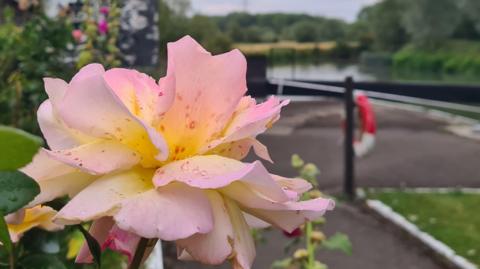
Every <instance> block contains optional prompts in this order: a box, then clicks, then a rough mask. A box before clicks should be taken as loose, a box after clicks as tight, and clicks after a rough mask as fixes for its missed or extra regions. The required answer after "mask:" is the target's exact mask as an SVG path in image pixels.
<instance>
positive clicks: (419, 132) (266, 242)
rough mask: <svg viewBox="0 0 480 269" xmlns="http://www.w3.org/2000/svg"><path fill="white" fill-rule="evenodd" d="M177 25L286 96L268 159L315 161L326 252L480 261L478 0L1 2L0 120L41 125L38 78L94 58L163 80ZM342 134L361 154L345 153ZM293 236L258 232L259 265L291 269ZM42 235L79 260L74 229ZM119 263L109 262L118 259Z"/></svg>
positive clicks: (325, 259) (369, 258) (326, 255)
mask: <svg viewBox="0 0 480 269" xmlns="http://www.w3.org/2000/svg"><path fill="white" fill-rule="evenodd" d="M184 35H190V36H192V37H194V38H195V39H196V40H197V41H198V42H199V43H201V44H202V45H203V46H204V47H205V48H206V49H207V50H209V51H211V52H212V53H214V54H217V53H223V52H226V51H228V50H230V49H234V48H237V49H240V50H241V51H242V52H243V53H244V54H245V55H246V57H247V59H248V65H249V71H248V85H249V94H251V95H254V96H255V97H257V98H259V99H263V98H265V97H267V96H269V95H277V96H279V97H281V98H289V99H291V100H292V103H291V104H290V105H289V106H288V107H286V108H285V109H284V112H283V115H282V119H281V120H280V121H279V122H278V123H277V125H276V126H275V127H274V128H272V129H271V130H269V132H267V133H266V134H265V135H262V137H261V138H260V140H261V141H262V142H263V143H265V144H266V145H267V146H268V147H269V149H270V153H271V155H272V157H273V160H274V161H275V164H274V165H267V167H268V168H269V170H271V171H273V172H275V173H277V174H282V175H287V176H298V175H299V174H300V175H305V173H306V176H312V173H313V177H314V178H317V179H318V182H317V181H315V182H317V183H318V184H317V186H318V187H319V189H320V190H321V191H322V192H324V193H326V194H327V195H332V196H334V197H335V198H336V199H338V204H337V209H336V210H335V211H334V212H332V213H329V214H327V215H326V223H324V224H323V223H322V227H323V228H322V231H323V232H324V233H325V235H326V236H327V237H330V236H332V237H334V236H335V235H338V234H337V233H338V232H339V233H341V234H342V235H346V236H347V239H345V238H343V239H342V238H341V239H338V237H334V238H336V239H338V240H337V241H335V240H331V241H334V242H333V243H332V242H331V241H328V242H330V243H325V247H324V248H320V250H319V260H320V261H321V262H322V263H324V264H326V265H328V266H329V268H399V269H400V268H422V269H425V268H477V267H478V266H479V265H480V214H478V208H479V206H480V191H479V190H478V189H477V188H479V187H480V169H479V166H478V162H479V160H480V146H479V141H480V126H479V125H478V120H479V119H480V106H479V104H480V1H478V0H338V1H329V0H296V1H287V0H284V1H278V0H256V1H252V0H229V1H220V0H101V1H100V0H97V1H93V0H71V1H69V0H1V1H0V123H1V124H3V125H10V126H14V127H17V128H21V129H23V130H26V131H28V132H31V133H34V134H37V135H41V134H40V132H39V128H38V125H37V123H36V110H37V108H38V106H39V105H40V103H41V102H42V101H43V100H45V99H46V95H45V93H44V90H43V81H42V78H43V77H59V78H63V79H65V80H67V81H68V80H69V79H70V78H71V77H72V75H73V74H74V73H75V72H76V71H78V70H79V69H80V68H81V67H82V66H85V65H86V64H89V63H91V62H99V63H102V64H103V65H104V66H105V67H106V68H111V67H116V66H122V67H129V68H137V69H140V70H142V71H143V72H146V73H148V74H150V75H151V76H152V77H154V78H156V79H158V78H160V77H161V76H162V75H163V74H164V73H165V70H166V44H167V43H168V42H171V41H175V40H177V39H179V38H181V37H182V36H184ZM347 77H350V78H351V80H346V78H347ZM349 93H351V94H352V95H351V97H352V98H353V100H349V98H348V94H349ZM359 95H363V96H365V97H367V102H366V103H365V102H364V101H362V102H360V101H359V99H358V96H359ZM349 111H350V112H352V111H353V113H354V114H349V113H350V112H349ZM352 115H353V118H352ZM372 124H373V125H372ZM367 126H370V127H367ZM372 126H373V127H372ZM349 132H350V134H351V135H352V137H351V138H352V139H353V140H354V141H355V142H353V144H361V143H365V145H364V146H365V147H367V148H368V149H367V150H365V152H363V153H358V152H357V151H356V150H357V149H356V147H357V146H355V148H353V149H350V151H349V149H348V148H349V147H348V146H347V145H348V143H345V141H346V140H345V139H344V137H345V135H347V137H350V136H349V135H348V134H349ZM366 133H368V135H370V136H373V138H374V143H373V144H372V143H370V142H371V141H370V140H369V141H370V142H368V141H366V140H364V139H366V138H365V137H367V136H368V135H366ZM368 139H370V138H368ZM368 143H370V144H368ZM367 144H368V145H367ZM352 150H353V151H352ZM293 154H299V156H300V158H301V159H303V160H302V165H299V164H298V159H295V158H294V160H292V155H293ZM295 160H296V162H295ZM352 163H353V164H352ZM304 165H305V166H306V167H307V168H306V169H307V170H302V169H303V168H304ZM308 165H310V166H308ZM313 166H315V167H317V168H318V170H315V169H317V168H315V169H313V168H312V167H313ZM308 169H310V170H308ZM311 169H313V172H312V170H311ZM305 171H307V172H305ZM309 171H310V172H309ZM302 173H303V174H302ZM352 190H353V193H352ZM369 201H370V202H369ZM371 201H375V202H379V203H380V206H379V205H378V204H375V203H372V202H371ZM385 208H387V210H386V211H388V212H390V213H385V212H386V211H385ZM382 209H383V211H382ZM389 210H390V211H389ZM399 218H400V219H402V221H400V222H401V223H400V224H399V223H398V221H397V222H395V221H393V220H394V219H397V220H398V219H399ZM402 223H403V224H402ZM405 223H407V224H406V225H407V226H408V225H409V224H414V225H415V226H414V227H416V228H415V229H417V228H418V229H417V230H415V229H414V230H415V231H413V232H412V231H411V230H408V229H406V228H405ZM402 225H403V226H402ZM408 227H410V226H408ZM72 233H73V232H72ZM289 236H290V235H289ZM289 236H286V235H284V234H282V233H281V232H275V231H273V230H272V231H271V230H269V231H267V232H266V233H264V234H261V235H260V236H258V238H257V239H258V258H257V260H256V262H255V265H254V268H270V266H271V265H272V264H276V265H275V266H276V267H275V268H296V267H292V265H291V264H289V263H283V264H282V263H281V262H279V261H284V260H283V258H284V257H290V256H291V255H292V254H293V253H295V249H296V248H297V247H296V246H295V244H294V243H295V242H294V243H291V242H292V239H291V237H289ZM422 236H423V237H422ZM425 236H427V237H431V238H432V239H433V242H434V243H432V240H430V239H428V240H426V239H425ZM33 238H40V239H38V240H40V241H41V242H43V243H38V244H37V243H35V244H34V243H31V244H30V245H31V246H32V247H33V248H38V249H37V250H35V251H43V252H45V249H44V248H43V247H42V246H43V245H42V244H47V243H49V242H50V243H49V244H53V243H51V242H57V243H56V244H59V246H60V247H59V248H58V250H57V251H56V252H55V251H52V250H51V248H50V249H47V250H48V251H50V252H52V253H51V254H54V255H59V256H62V259H63V260H64V262H65V264H67V265H66V266H68V268H74V267H73V265H72V260H71V258H72V257H73V256H74V253H75V247H74V246H75V244H77V245H79V243H78V242H77V241H78V240H81V239H78V238H81V237H80V236H78V234H75V235H73V236H72V235H71V234H70V232H68V231H67V232H65V235H62V236H60V237H59V236H56V237H51V236H50V237H49V236H48V235H45V234H44V233H42V232H40V231H38V232H37V234H34V236H30V237H28V236H27V237H26V240H27V242H33V241H28V240H34V239H33ZM42 238H43V239H42ZM52 238H53V239H52ZM65 238H66V239H65ZM72 238H74V240H73V239H72ZM75 238H76V239H75ZM348 238H349V239H348ZM422 238H423V239H422ZM67 239H68V240H70V241H68V240H67ZM42 240H43V241H42ZM55 240H56V241H55ZM62 240H67V241H68V242H70V243H69V248H68V249H62V247H61V246H62V242H64V241H62ZM72 240H73V241H72ZM75 240H77V241H75ZM429 240H430V241H429ZM34 241H35V240H34ZM293 241H298V242H297V243H298V244H301V240H300V239H298V238H294V239H293ZM45 242H47V243H45ZM71 242H73V243H71ZM75 242H77V243H75ZM326 242H327V241H326ZM70 244H72V246H70ZM328 244H330V245H328ZM332 244H333V245H332ZM286 245H291V246H290V247H289V248H285V247H284V246H286ZM77 248H78V247H77ZM329 249H337V250H338V249H341V250H344V251H343V252H338V251H335V250H329ZM442 249H443V252H442V251H441V250H442ZM445 249H447V250H448V251H446V250H445ZM164 253H165V255H166V256H165V265H166V268H176V269H180V268H203V267H200V266H198V265H192V264H188V263H180V262H176V261H175V255H176V254H175V249H174V248H172V246H169V245H168V244H167V245H164ZM108 255H113V254H108ZM67 256H68V258H65V257H67ZM112 257H113V256H112ZM292 259H295V257H294V256H293V258H292ZM275 261H277V263H275ZM121 262H122V259H121V258H118V257H114V258H112V264H113V265H111V266H112V267H111V268H118V266H120V265H118V264H120V263H121ZM123 262H124V261H123ZM1 266H2V265H0V268H2V267H1ZM107 266H108V265H107ZM120 267H121V266H120ZM106 268H110V267H106ZM205 268H207V267H205ZM208 268H210V267H208ZM222 268H223V267H222ZM225 268H227V267H225ZM321 268H324V267H321Z"/></svg>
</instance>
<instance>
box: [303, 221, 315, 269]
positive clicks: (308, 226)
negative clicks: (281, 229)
mask: <svg viewBox="0 0 480 269" xmlns="http://www.w3.org/2000/svg"><path fill="white" fill-rule="evenodd" d="M305 230H306V231H305V237H306V241H307V252H308V260H307V269H313V266H314V264H315V246H314V245H313V243H312V240H311V235H312V223H311V222H307V223H306V229H305Z"/></svg>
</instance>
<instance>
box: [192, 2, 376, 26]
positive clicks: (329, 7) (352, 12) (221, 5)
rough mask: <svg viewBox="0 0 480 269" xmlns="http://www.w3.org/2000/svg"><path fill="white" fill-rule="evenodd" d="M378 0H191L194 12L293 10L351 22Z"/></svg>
mask: <svg viewBox="0 0 480 269" xmlns="http://www.w3.org/2000/svg"><path fill="white" fill-rule="evenodd" d="M377 1H379V0H223V1H222V0H191V2H192V6H193V10H194V12H199V13H203V14H208V15H222V14H226V13H229V12H232V11H242V10H243V9H244V3H247V10H248V12H250V13H265V12H294V13H308V14H311V15H321V16H326V17H333V18H340V19H344V20H346V21H349V22H352V21H354V20H355V18H356V16H357V14H358V12H359V11H360V9H361V8H362V7H364V6H367V5H371V4H373V3H375V2H377Z"/></svg>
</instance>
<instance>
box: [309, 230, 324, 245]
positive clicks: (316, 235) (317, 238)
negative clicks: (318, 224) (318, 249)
mask: <svg viewBox="0 0 480 269" xmlns="http://www.w3.org/2000/svg"><path fill="white" fill-rule="evenodd" d="M310 240H312V242H314V243H321V242H322V241H323V240H325V234H324V233H322V232H320V231H313V232H312V233H311V234H310Z"/></svg>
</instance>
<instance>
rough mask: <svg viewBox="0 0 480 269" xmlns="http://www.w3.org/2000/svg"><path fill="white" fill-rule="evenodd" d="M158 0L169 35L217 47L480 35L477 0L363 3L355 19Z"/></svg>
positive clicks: (428, 41) (437, 40)
mask: <svg viewBox="0 0 480 269" xmlns="http://www.w3.org/2000/svg"><path fill="white" fill-rule="evenodd" d="M159 3H160V28H161V29H160V33H162V35H163V39H164V40H165V41H170V40H173V39H175V38H176V37H179V36H181V35H183V34H186V33H189V34H191V35H192V36H194V37H195V38H197V39H198V40H200V41H201V42H203V43H204V44H206V46H207V47H209V48H210V49H212V50H213V51H221V50H223V49H225V48H227V47H229V46H231V44H233V43H265V42H277V41H282V40H292V41H296V42H321V41H342V42H346V41H347V42H352V41H356V42H360V43H361V44H363V45H365V46H367V47H368V48H369V49H370V50H377V51H396V50H398V49H400V48H402V47H403V46H405V45H406V44H409V43H414V44H416V45H419V46H424V47H428V46H435V45H438V44H441V43H442V42H443V41H445V40H449V39H464V40H475V41H477V40H480V1H478V0H382V1H380V2H378V3H376V4H373V5H370V6H366V7H364V8H363V9H362V10H361V12H360V13H359V15H358V18H357V20H356V21H355V22H353V23H347V22H345V21H343V20H340V19H333V18H326V17H321V16H312V15H307V14H287V13H266V14H250V13H244V12H235V13H230V14H227V15H224V16H205V15H201V14H194V15H192V16H187V14H188V10H189V3H190V2H189V1H188V0H181V1H166V0H159Z"/></svg>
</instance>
